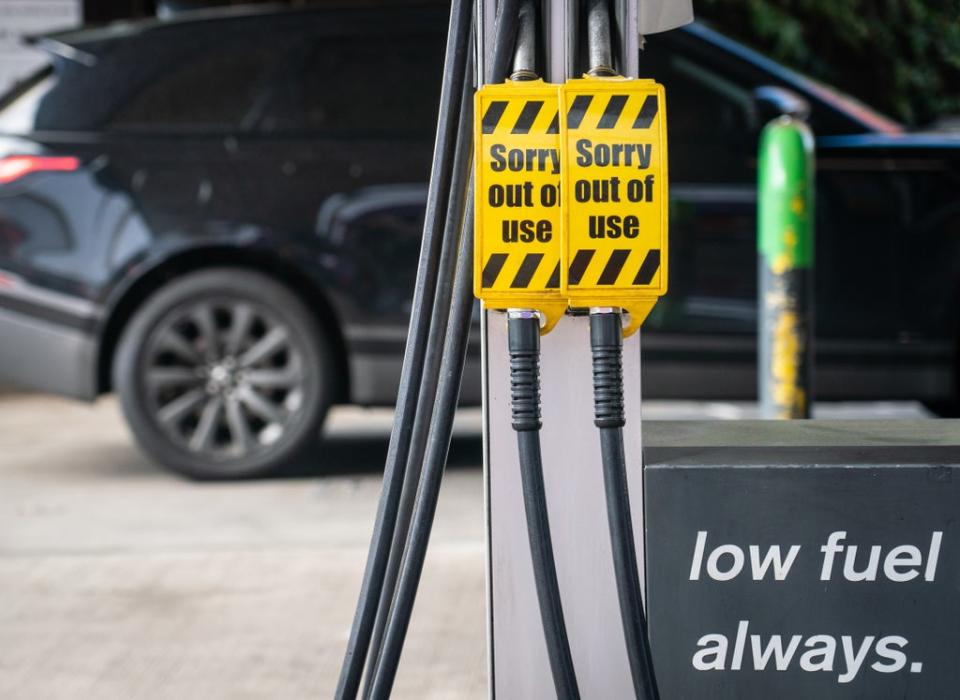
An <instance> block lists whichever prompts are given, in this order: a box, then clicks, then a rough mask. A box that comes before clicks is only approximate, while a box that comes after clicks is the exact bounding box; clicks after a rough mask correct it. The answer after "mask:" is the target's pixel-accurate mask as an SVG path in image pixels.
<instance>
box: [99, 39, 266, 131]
mask: <svg viewBox="0 0 960 700" xmlns="http://www.w3.org/2000/svg"><path fill="white" fill-rule="evenodd" d="M277 54H278V52H277V51H276V49H275V48H274V47H271V46H269V45H266V44H265V43H263V42H253V41H236V40H231V41H230V42H229V43H227V44H221V45H216V44H215V45H214V46H212V47H209V49H208V50H206V51H202V52H197V53H196V54H193V55H190V56H188V57H183V58H181V60H179V61H178V63H177V64H175V67H174V68H173V70H172V71H170V72H166V73H163V74H161V75H160V76H158V77H156V78H155V79H153V80H150V81H148V82H147V83H146V84H145V85H144V86H143V87H142V88H141V89H140V90H139V91H138V92H136V93H135V94H134V95H133V96H132V97H131V98H130V99H129V100H128V101H127V102H126V104H124V105H123V106H122V107H120V108H119V109H118V110H117V111H116V112H115V114H114V115H113V117H112V119H111V123H110V128H112V129H115V130H136V131H140V130H150V131H158V130H159V131H165V130H173V131H182V130H197V131H206V130H211V131H228V130H234V129H237V128H239V127H240V126H241V125H242V124H243V123H244V118H245V117H246V115H247V113H248V112H249V110H250V109H251V107H252V105H253V104H254V101H255V98H256V95H257V93H258V91H259V90H260V89H261V87H262V85H263V83H264V81H265V80H267V79H268V78H269V77H272V73H271V71H272V69H273V67H274V66H275V65H276V63H277V61H278V60H279V59H278V55H277Z"/></svg>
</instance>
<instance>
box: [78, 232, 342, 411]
mask: <svg viewBox="0 0 960 700" xmlns="http://www.w3.org/2000/svg"><path fill="white" fill-rule="evenodd" d="M222 267H236V268H241V269H247V270H253V271H256V272H259V273H261V274H266V275H268V276H270V277H272V278H273V279H275V280H276V281H278V282H280V283H281V284H284V285H286V286H287V287H289V288H290V289H291V290H292V291H293V292H294V293H295V294H296V295H297V296H299V297H300V298H301V299H302V300H303V301H304V302H305V303H306V305H307V306H308V307H309V308H310V309H312V310H313V311H314V314H315V317H316V319H317V321H318V322H319V323H320V326H321V327H322V328H323V329H324V331H326V332H327V333H328V335H329V339H330V342H331V346H332V349H333V351H334V356H335V361H336V363H337V367H335V368H334V373H333V376H336V377H337V382H338V384H337V386H335V387H334V393H333V400H334V403H342V402H345V401H348V400H349V397H350V386H349V376H350V373H349V356H348V353H347V349H346V341H345V340H344V336H343V326H342V323H341V321H340V319H339V317H338V315H337V313H336V312H335V310H334V308H333V305H332V304H331V302H330V300H329V297H328V294H327V292H326V290H325V289H323V287H322V285H321V284H319V283H318V282H316V281H315V280H312V279H310V277H309V276H308V275H306V274H305V273H304V272H303V271H301V270H299V269H298V268H297V267H296V266H295V265H292V264H291V263H289V262H287V261H284V260H283V259H282V258H280V257H279V256H277V255H274V254H272V253H270V252H269V251H264V250H256V251H252V250H249V249H242V248H234V247H203V248H195V249H191V250H187V251H182V252H179V253H177V254H175V255H172V256H170V257H167V258H165V259H163V260H161V261H159V262H157V263H156V264H154V265H152V266H151V267H150V268H149V269H147V270H146V271H144V272H141V273H140V274H138V275H137V277H136V279H134V280H133V281H132V282H131V283H129V284H128V285H127V286H126V287H125V288H124V289H123V290H122V291H121V292H120V293H118V294H117V296H116V298H115V299H112V300H111V302H110V304H109V306H108V309H107V312H106V313H105V314H104V322H103V323H102V324H101V329H100V333H99V335H98V339H97V341H98V342H97V365H96V371H97V376H96V386H97V391H98V393H99V394H104V393H107V392H110V391H111V390H112V388H113V387H112V370H113V362H114V358H115V354H116V350H117V345H118V343H119V340H120V336H121V335H122V333H123V329H124V328H125V327H126V325H127V323H128V322H129V321H130V319H131V318H132V317H133V315H134V314H135V313H136V311H137V309H139V308H140V307H141V306H142V305H143V303H144V302H145V301H146V300H147V299H148V298H150V296H151V295H152V294H153V293H154V292H156V291H157V290H158V289H160V288H161V287H163V286H164V285H165V284H167V283H169V282H171V281H172V280H174V279H175V278H177V277H179V276H181V275H184V274H187V273H189V272H196V271H198V270H203V269H211V268H222Z"/></svg>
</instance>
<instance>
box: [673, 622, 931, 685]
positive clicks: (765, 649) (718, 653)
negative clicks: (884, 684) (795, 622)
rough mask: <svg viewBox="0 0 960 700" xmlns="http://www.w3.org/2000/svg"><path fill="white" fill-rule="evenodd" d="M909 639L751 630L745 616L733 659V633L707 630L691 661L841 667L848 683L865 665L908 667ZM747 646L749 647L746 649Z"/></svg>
mask: <svg viewBox="0 0 960 700" xmlns="http://www.w3.org/2000/svg"><path fill="white" fill-rule="evenodd" d="M838 639H839V644H838V643H837V642H838ZM748 641H749V644H748V643H747V642H748ZM908 644H909V642H908V641H907V639H906V638H904V637H901V636H900V635H896V634H891V635H887V636H884V637H877V636H876V635H872V634H870V635H865V636H863V637H854V636H852V635H846V634H844V635H840V636H839V638H838V637H836V636H834V635H831V634H813V635H810V636H807V637H804V635H801V634H794V635H789V636H787V635H782V634H770V635H763V634H750V621H749V620H740V622H739V623H738V624H737V632H736V635H735V636H734V640H733V653H732V654H730V663H729V665H728V663H727V656H728V651H729V648H730V640H729V638H728V637H727V635H725V634H719V633H711V634H705V635H703V636H702V637H700V639H698V640H697V651H696V652H695V653H694V654H693V658H692V660H691V664H692V666H693V668H694V669H695V670H697V671H725V670H730V671H742V670H746V671H766V670H775V671H789V670H790V669H791V668H794V667H796V668H798V669H799V670H801V671H806V672H808V673H815V672H833V673H836V674H837V677H836V680H837V683H840V684H846V683H851V682H852V681H854V680H855V679H856V678H857V676H858V675H859V674H860V673H861V672H862V671H863V670H864V669H865V668H869V669H871V670H873V671H875V672H877V673H896V672H898V671H902V670H903V669H904V668H906V667H907V661H908V658H907V654H906V652H905V651H904V649H905V648H906V646H907V645H908ZM747 649H748V650H749V653H745V650H747ZM838 652H839V653H838ZM744 657H746V658H744ZM868 661H869V662H870V663H867V662H868ZM909 671H910V673H921V672H922V671H923V664H922V663H920V662H914V663H912V664H910V667H909Z"/></svg>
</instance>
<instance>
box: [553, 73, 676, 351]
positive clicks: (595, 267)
mask: <svg viewBox="0 0 960 700" xmlns="http://www.w3.org/2000/svg"><path fill="white" fill-rule="evenodd" d="M560 111H561V113H562V114H563V115H564V119H563V123H562V124H561V138H562V143H563V148H562V149H561V151H562V158H561V163H562V167H561V171H562V172H561V178H562V181H563V190H564V192H563V203H564V212H563V232H562V239H563V240H562V260H563V272H564V274H562V275H561V289H562V292H563V294H564V295H565V296H566V297H567V298H568V300H569V302H570V306H573V307H588V306H589V307H595V306H617V307H621V308H624V309H626V310H627V311H629V312H630V323H629V326H628V327H627V329H626V330H625V333H624V334H625V335H629V334H630V333H632V332H634V331H635V330H636V329H637V328H639V327H640V324H641V323H643V320H644V319H645V318H646V316H647V314H649V313H650V309H652V308H653V305H654V304H655V303H656V300H657V298H658V297H660V296H661V295H663V294H664V293H665V292H666V291H667V210H668V202H667V128H666V123H667V122H666V113H665V104H664V92H663V86H661V85H658V84H657V83H656V82H654V81H652V80H631V79H627V78H586V79H582V80H570V81H568V82H567V83H566V84H565V85H563V86H562V87H561V88H560Z"/></svg>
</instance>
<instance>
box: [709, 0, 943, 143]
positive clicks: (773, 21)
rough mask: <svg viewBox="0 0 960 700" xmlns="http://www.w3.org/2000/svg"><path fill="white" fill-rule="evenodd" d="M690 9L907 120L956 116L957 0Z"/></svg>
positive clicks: (795, 1)
mask: <svg viewBox="0 0 960 700" xmlns="http://www.w3.org/2000/svg"><path fill="white" fill-rule="evenodd" d="M694 11H695V12H696V14H697V17H698V18H699V19H703V20H707V21H708V22H709V23H710V24H711V25H712V26H714V27H716V28H717V29H718V30H720V31H722V32H723V33H725V34H727V35H729V36H731V37H733V38H735V39H738V40H739V41H742V42H743V43H745V44H747V45H750V46H752V47H753V48H756V49H758V50H759V51H761V52H763V53H764V54H766V55H768V56H770V57H771V58H774V59H776V60H778V61H780V62H781V63H783V64H785V65H788V66H790V67H791V68H794V69H795V70H798V71H800V72H802V73H806V74H807V75H810V76H811V77H814V78H818V79H820V80H822V81H823V82H826V83H829V84H831V85H834V86H836V87H838V88H840V89H841V90H843V91H844V92H847V93H849V94H851V95H853V96H855V97H857V98H859V99H861V100H862V101H864V102H866V103H867V104H869V105H871V106H873V107H875V108H877V109H878V110H880V111H881V112H884V113H886V114H888V115H890V116H892V117H894V118H896V119H899V120H900V121H903V122H905V123H906V124H908V125H912V126H920V125H923V124H926V123H929V122H931V121H933V120H934V119H936V118H937V117H939V116H943V115H949V114H954V115H956V114H960V0H927V1H925V2H924V1H922V0H694Z"/></svg>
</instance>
